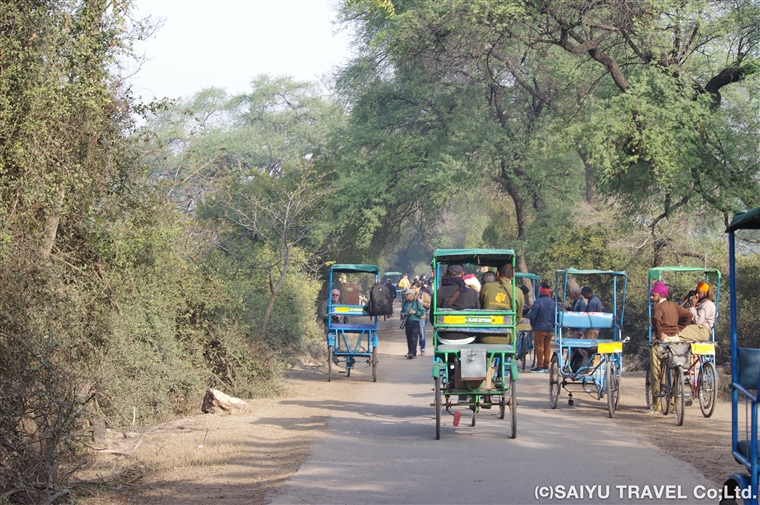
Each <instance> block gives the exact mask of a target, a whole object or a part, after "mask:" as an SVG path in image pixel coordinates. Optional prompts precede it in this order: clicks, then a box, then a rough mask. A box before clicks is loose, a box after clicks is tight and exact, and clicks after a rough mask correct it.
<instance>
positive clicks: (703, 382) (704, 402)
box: [697, 361, 719, 417]
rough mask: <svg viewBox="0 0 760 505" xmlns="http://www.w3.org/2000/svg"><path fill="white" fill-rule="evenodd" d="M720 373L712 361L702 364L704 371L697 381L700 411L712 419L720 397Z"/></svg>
mask: <svg viewBox="0 0 760 505" xmlns="http://www.w3.org/2000/svg"><path fill="white" fill-rule="evenodd" d="M718 382H719V379H718V372H717V370H715V365H714V364H713V363H712V361H705V362H704V363H703V364H702V371H701V372H700V373H699V379H698V380H697V390H698V391H699V409H700V410H701V411H702V415H703V416H705V417H710V416H711V415H712V414H713V411H714V410H715V400H716V399H717V395H718Z"/></svg>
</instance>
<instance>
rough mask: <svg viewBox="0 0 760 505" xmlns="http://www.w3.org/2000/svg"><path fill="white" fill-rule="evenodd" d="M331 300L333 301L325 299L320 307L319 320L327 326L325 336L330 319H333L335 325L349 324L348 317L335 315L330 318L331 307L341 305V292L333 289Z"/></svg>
mask: <svg viewBox="0 0 760 505" xmlns="http://www.w3.org/2000/svg"><path fill="white" fill-rule="evenodd" d="M330 298H331V299H332V300H328V299H325V301H323V302H322V305H321V306H320V307H319V318H320V319H321V320H322V322H323V323H324V325H325V334H327V327H328V321H329V319H330V318H332V323H333V324H348V316H336V315H334V314H333V315H332V316H330V314H329V311H330V305H331V304H332V305H337V304H339V303H340V290H338V289H333V290H332V292H331V293H330ZM330 302H332V303H330Z"/></svg>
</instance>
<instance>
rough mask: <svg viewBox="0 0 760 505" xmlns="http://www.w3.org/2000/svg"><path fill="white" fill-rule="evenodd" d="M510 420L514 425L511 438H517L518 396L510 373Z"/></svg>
mask: <svg viewBox="0 0 760 505" xmlns="http://www.w3.org/2000/svg"><path fill="white" fill-rule="evenodd" d="M509 421H510V424H511V425H512V434H511V435H510V436H509V438H517V396H516V393H515V381H514V380H513V379H512V374H509Z"/></svg>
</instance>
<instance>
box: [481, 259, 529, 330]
mask: <svg viewBox="0 0 760 505" xmlns="http://www.w3.org/2000/svg"><path fill="white" fill-rule="evenodd" d="M512 277H514V268H513V267H512V264H511V263H505V264H504V265H502V266H500V267H499V269H498V270H497V271H496V282H489V283H488V284H486V285H484V286H483V288H482V289H481V290H480V305H481V307H482V308H484V309H489V310H511V311H514V312H515V317H516V318H518V319H519V318H520V315H521V312H522V308H523V306H524V305H525V296H524V295H523V292H522V290H520V289H516V290H515V300H513V299H512ZM517 307H519V310H518V309H516V308H517ZM479 342H480V343H483V344H511V343H512V335H511V334H510V335H483V336H481V337H480V339H479Z"/></svg>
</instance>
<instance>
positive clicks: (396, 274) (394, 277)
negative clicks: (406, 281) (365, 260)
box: [383, 272, 404, 300]
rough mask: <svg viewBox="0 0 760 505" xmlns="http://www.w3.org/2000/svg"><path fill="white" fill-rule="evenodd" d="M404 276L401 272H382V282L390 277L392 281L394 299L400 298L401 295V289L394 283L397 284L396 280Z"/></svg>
mask: <svg viewBox="0 0 760 505" xmlns="http://www.w3.org/2000/svg"><path fill="white" fill-rule="evenodd" d="M403 276H404V274H402V273H401V272H385V273H384V274H383V282H385V281H386V280H388V279H390V280H391V282H392V283H393V289H394V290H395V291H394V293H395V298H394V299H395V300H401V295H403V294H404V293H403V290H402V289H398V288H396V285H398V281H400V280H401V278H402V277H403Z"/></svg>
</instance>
